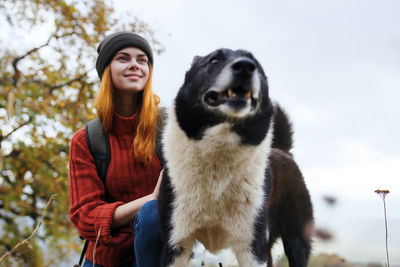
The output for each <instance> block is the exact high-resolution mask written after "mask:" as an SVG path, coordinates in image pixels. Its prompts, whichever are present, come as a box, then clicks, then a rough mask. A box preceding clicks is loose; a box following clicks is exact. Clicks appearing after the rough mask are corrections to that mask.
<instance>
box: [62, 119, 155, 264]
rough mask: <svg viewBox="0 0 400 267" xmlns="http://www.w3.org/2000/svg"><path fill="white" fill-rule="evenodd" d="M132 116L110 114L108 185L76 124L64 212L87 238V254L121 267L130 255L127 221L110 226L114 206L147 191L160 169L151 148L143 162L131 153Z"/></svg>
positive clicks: (130, 233)
mask: <svg viewBox="0 0 400 267" xmlns="http://www.w3.org/2000/svg"><path fill="white" fill-rule="evenodd" d="M136 120H137V113H135V114H134V115H132V116H131V117H122V116H120V115H118V114H114V117H113V127H112V130H111V131H110V132H108V138H109V141H110V150H111V161H110V165H109V169H108V173H107V178H106V188H107V190H105V187H104V185H103V182H102V181H101V180H100V178H99V176H98V175H97V171H96V166H95V163H94V159H93V157H92V155H91V154H90V151H89V148H88V145H87V141H86V134H85V129H84V128H82V129H80V130H79V131H78V132H76V133H75V135H74V136H73V137H72V139H71V144H70V160H69V185H70V210H69V216H70V218H71V221H72V223H73V224H74V225H75V227H76V228H77V229H78V231H79V234H80V235H81V237H83V238H85V239H87V240H89V245H88V249H87V252H86V258H87V259H88V260H90V261H91V262H93V260H95V262H96V264H99V265H102V266H104V267H114V266H121V265H123V264H126V263H129V262H132V261H133V260H134V248H133V240H134V236H133V231H132V224H129V225H126V226H123V227H120V228H118V229H111V223H112V218H113V215H114V211H115V209H116V208H117V207H118V206H120V205H122V204H125V203H127V202H129V201H132V200H134V199H137V198H140V197H143V196H145V195H148V194H150V193H152V192H153V190H154V187H155V186H156V184H157V180H158V177H159V174H160V171H161V164H160V161H159V159H158V158H157V155H156V154H155V153H154V155H155V156H154V157H153V160H152V162H151V163H150V164H148V165H143V164H142V163H139V162H137V161H136V160H135V158H134V155H133V153H132V142H133V138H134V136H135V125H136ZM106 191H107V201H106V195H105V192H106ZM98 236H99V238H98V243H97V247H96V253H95V259H93V250H94V246H95V242H96V238H97V237H98Z"/></svg>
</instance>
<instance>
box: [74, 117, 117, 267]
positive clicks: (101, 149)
mask: <svg viewBox="0 0 400 267" xmlns="http://www.w3.org/2000/svg"><path fill="white" fill-rule="evenodd" d="M85 133H86V141H87V144H88V147H89V151H90V154H91V155H92V157H93V158H94V163H95V165H96V170H97V175H98V176H99V177H100V180H101V181H102V182H103V184H104V188H105V192H106V195H107V188H106V178H107V171H108V166H109V165H110V159H111V151H110V141H109V140H108V135H107V132H106V130H105V129H104V126H103V123H102V122H101V121H100V119H99V118H96V119H94V120H91V121H89V122H88V123H87V124H86V126H85ZM88 243H89V241H88V240H85V245H84V246H83V249H82V252H81V257H80V258H79V266H82V263H83V259H84V257H85V254H86V250H87V247H88Z"/></svg>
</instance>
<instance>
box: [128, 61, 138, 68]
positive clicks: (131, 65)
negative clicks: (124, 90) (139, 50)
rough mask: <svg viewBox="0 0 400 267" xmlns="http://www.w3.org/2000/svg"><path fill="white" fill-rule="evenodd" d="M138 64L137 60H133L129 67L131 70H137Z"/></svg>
mask: <svg viewBox="0 0 400 267" xmlns="http://www.w3.org/2000/svg"><path fill="white" fill-rule="evenodd" d="M138 66H139V65H138V62H137V61H136V59H131V60H130V61H129V66H128V68H129V69H136V68H138Z"/></svg>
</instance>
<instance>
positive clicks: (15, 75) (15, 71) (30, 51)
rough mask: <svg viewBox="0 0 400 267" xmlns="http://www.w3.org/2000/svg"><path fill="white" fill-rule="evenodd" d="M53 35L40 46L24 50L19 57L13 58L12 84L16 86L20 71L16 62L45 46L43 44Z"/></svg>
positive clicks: (46, 44) (48, 41)
mask: <svg viewBox="0 0 400 267" xmlns="http://www.w3.org/2000/svg"><path fill="white" fill-rule="evenodd" d="M53 37H54V34H52V35H51V36H50V37H49V39H48V40H47V42H46V43H44V44H42V45H41V46H38V47H35V48H32V49H31V50H29V51H28V52H26V53H25V54H23V55H22V56H19V57H17V58H15V59H14V60H13V62H12V66H13V69H14V76H13V85H14V86H17V82H18V79H19V77H20V75H21V71H20V70H19V69H18V66H17V65H18V63H19V62H20V61H21V60H22V59H24V58H25V57H27V56H29V55H30V54H32V53H34V52H36V51H38V50H40V49H41V48H43V47H45V46H48V45H49V43H50V41H51V39H52V38H53Z"/></svg>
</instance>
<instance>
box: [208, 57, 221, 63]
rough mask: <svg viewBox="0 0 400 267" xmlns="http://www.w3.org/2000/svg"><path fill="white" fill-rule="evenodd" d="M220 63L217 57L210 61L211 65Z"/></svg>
mask: <svg viewBox="0 0 400 267" xmlns="http://www.w3.org/2000/svg"><path fill="white" fill-rule="evenodd" d="M218 62H219V59H218V58H216V57H213V58H211V59H210V64H217V63H218Z"/></svg>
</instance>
